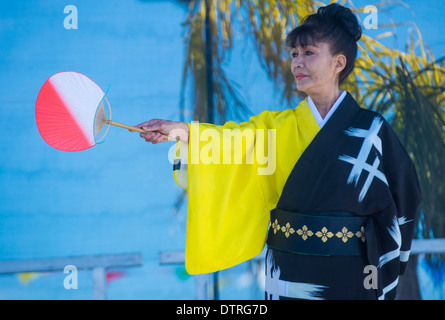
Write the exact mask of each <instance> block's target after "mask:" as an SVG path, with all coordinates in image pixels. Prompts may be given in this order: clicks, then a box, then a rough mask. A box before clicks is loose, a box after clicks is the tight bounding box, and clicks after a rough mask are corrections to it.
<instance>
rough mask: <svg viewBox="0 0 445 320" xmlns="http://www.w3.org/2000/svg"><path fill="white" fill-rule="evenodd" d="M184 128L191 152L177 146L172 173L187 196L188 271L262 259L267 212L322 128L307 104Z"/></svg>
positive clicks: (211, 268) (204, 270) (205, 271)
mask: <svg viewBox="0 0 445 320" xmlns="http://www.w3.org/2000/svg"><path fill="white" fill-rule="evenodd" d="M189 129H190V136H189V143H188V146H187V145H184V144H182V143H181V142H177V145H176V151H177V156H178V155H179V158H181V157H182V160H181V163H180V164H179V165H178V166H176V165H175V169H177V170H174V173H175V179H176V182H177V183H178V184H179V185H181V186H183V187H184V188H185V189H186V190H187V191H188V205H187V235H186V252H185V254H186V259H185V267H186V270H187V272H188V273H190V274H198V273H209V272H215V271H218V270H222V269H225V268H228V267H231V266H234V265H236V264H239V263H241V262H244V261H246V260H248V259H251V258H253V257H255V256H256V255H258V254H259V253H261V251H262V250H263V248H264V244H265V240H266V235H267V226H268V223H269V215H270V210H271V209H273V208H275V206H276V204H277V202H278V199H279V197H280V195H281V192H282V190H283V187H284V184H285V182H286V180H287V177H288V176H289V174H290V172H291V170H292V168H293V166H294V165H295V163H296V161H297V160H298V158H299V157H300V155H301V153H302V152H303V151H304V150H305V149H306V147H307V146H308V145H309V143H310V142H311V141H312V139H313V138H314V137H315V135H316V133H317V132H318V131H319V130H320V128H319V126H318V124H317V123H316V121H315V119H314V117H313V115H312V113H311V111H310V109H309V106H308V105H307V103H306V100H304V101H303V102H302V103H300V105H299V106H298V107H297V108H296V109H288V110H285V111H264V112H262V113H261V114H259V115H257V116H254V117H252V118H251V119H250V121H248V122H243V123H240V124H236V123H235V122H233V121H229V122H227V123H226V124H224V125H222V126H220V125H212V124H207V123H194V122H192V123H190V124H189ZM184 162H187V163H184ZM180 168H181V169H183V168H186V170H180Z"/></svg>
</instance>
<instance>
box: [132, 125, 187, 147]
mask: <svg viewBox="0 0 445 320" xmlns="http://www.w3.org/2000/svg"><path fill="white" fill-rule="evenodd" d="M135 127H137V128H141V129H143V130H145V131H147V132H146V133H141V134H140V136H141V138H143V139H145V141H147V142H151V143H153V144H157V143H160V142H165V141H169V140H173V139H176V140H181V141H182V142H185V143H188V140H189V127H188V125H187V123H185V122H175V121H170V120H161V119H152V120H149V121H146V122H142V123H140V124H138V125H136V126H135ZM130 131H131V130H130Z"/></svg>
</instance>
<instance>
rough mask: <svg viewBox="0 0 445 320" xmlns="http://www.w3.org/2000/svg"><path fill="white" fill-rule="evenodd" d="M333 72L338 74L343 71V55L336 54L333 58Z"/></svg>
mask: <svg viewBox="0 0 445 320" xmlns="http://www.w3.org/2000/svg"><path fill="white" fill-rule="evenodd" d="M334 59H335V61H334V63H335V65H334V67H335V72H337V73H340V72H342V71H343V69H344V68H345V67H346V57H345V55H344V54H337V55H336V56H335V58H334Z"/></svg>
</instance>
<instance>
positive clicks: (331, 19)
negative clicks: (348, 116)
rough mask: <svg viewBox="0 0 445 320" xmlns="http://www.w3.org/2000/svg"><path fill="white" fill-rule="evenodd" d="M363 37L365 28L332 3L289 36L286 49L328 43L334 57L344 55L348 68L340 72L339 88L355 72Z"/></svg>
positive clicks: (340, 7) (349, 12) (345, 9)
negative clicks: (360, 41)
mask: <svg viewBox="0 0 445 320" xmlns="http://www.w3.org/2000/svg"><path fill="white" fill-rule="evenodd" d="M361 36H362V28H361V26H360V25H359V23H358V21H357V17H356V16H355V15H354V14H353V13H352V12H351V10H350V9H348V8H346V7H343V6H341V5H339V4H337V3H332V4H330V5H328V6H326V7H321V8H319V9H318V11H317V13H314V14H311V15H309V16H307V17H306V18H305V19H304V20H303V23H302V24H301V25H300V26H298V27H296V28H295V29H294V30H292V31H291V32H290V33H289V34H288V35H287V38H286V45H287V46H289V47H290V48H295V47H296V46H297V45H299V46H301V47H305V46H306V45H308V44H312V43H314V42H326V43H328V44H329V45H330V49H331V54H332V55H336V54H339V53H341V54H344V55H345V57H346V66H345V68H344V69H343V70H342V71H341V72H340V76H339V84H340V83H342V82H343V81H344V80H345V79H346V78H347V77H348V75H349V74H350V73H351V72H352V70H353V69H354V63H355V58H356V56H357V41H358V40H359V39H360V37H361Z"/></svg>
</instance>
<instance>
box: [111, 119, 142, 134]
mask: <svg viewBox="0 0 445 320" xmlns="http://www.w3.org/2000/svg"><path fill="white" fill-rule="evenodd" d="M105 123H108V124H111V125H112V126H116V127H121V128H125V129H128V130H132V131H137V132H140V133H147V131H145V130H143V129H141V128H137V127H133V126H129V125H126V124H123V123H120V122H116V121H111V120H105Z"/></svg>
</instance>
